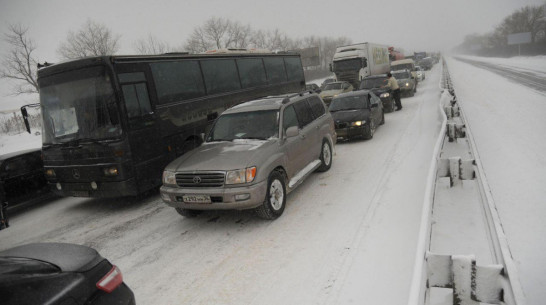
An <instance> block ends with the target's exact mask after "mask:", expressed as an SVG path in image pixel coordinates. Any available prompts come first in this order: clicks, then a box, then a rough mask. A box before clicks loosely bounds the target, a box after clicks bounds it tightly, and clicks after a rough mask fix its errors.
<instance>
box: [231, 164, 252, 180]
mask: <svg viewBox="0 0 546 305" xmlns="http://www.w3.org/2000/svg"><path fill="white" fill-rule="evenodd" d="M255 177H256V166H253V167H247V168H245V169H236V170H232V171H228V172H227V173H226V184H241V183H249V182H252V181H254V178H255Z"/></svg>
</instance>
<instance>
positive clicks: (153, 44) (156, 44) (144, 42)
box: [134, 34, 173, 55]
mask: <svg viewBox="0 0 546 305" xmlns="http://www.w3.org/2000/svg"><path fill="white" fill-rule="evenodd" d="M134 48H135V50H136V52H137V53H138V54H144V55H152V54H163V53H167V52H171V51H172V50H173V49H172V48H171V47H170V46H169V44H168V43H166V42H163V41H160V40H158V39H157V38H156V37H155V36H153V35H152V34H149V35H148V37H147V38H145V39H139V40H137V41H136V42H135V44H134Z"/></svg>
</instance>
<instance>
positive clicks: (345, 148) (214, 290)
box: [0, 66, 441, 305]
mask: <svg viewBox="0 0 546 305" xmlns="http://www.w3.org/2000/svg"><path fill="white" fill-rule="evenodd" d="M439 70H440V68H439V66H437V67H435V68H434V69H433V71H432V72H431V73H430V74H429V77H427V79H426V80H425V81H424V82H423V83H421V85H420V87H419V88H418V92H417V94H416V95H415V97H411V98H405V99H403V100H402V104H403V106H404V109H403V110H402V111H398V112H394V113H388V114H386V115H385V120H386V123H385V125H383V126H380V127H379V128H378V129H377V131H376V133H375V135H374V138H373V139H372V140H354V141H350V142H341V143H338V144H337V146H336V150H335V151H336V154H335V156H334V159H333V165H332V168H331V169H330V170H329V171H328V172H325V173H313V174H311V175H310V176H309V177H308V178H307V179H306V180H305V181H304V182H303V184H301V185H300V186H299V187H298V188H297V189H296V190H295V191H294V192H292V193H291V194H290V195H289V196H288V198H287V207H286V210H285V212H284V214H283V215H282V217H280V218H279V219H277V220H275V221H264V220H261V219H258V218H256V217H255V216H254V215H253V214H251V213H250V212H237V211H228V212H209V213H204V214H202V215H200V216H199V217H197V218H194V219H187V218H182V217H181V216H180V215H178V214H177V213H176V211H175V210H174V209H172V208H169V207H167V206H166V205H165V204H164V203H163V202H161V200H160V198H159V196H158V195H152V196H150V197H148V198H146V199H144V200H142V201H138V202H131V201H129V200H127V199H112V200H97V199H82V198H62V199H58V200H55V201H50V202H46V203H43V204H41V205H37V206H35V207H34V208H33V209H30V210H27V211H24V212H21V213H17V214H14V215H13V217H12V218H11V221H10V223H11V225H12V226H11V227H10V228H9V229H8V230H2V231H0V240H1V241H2V242H1V243H0V250H1V249H6V248H10V247H13V246H16V245H20V244H23V243H29V242H35V241H50V242H52V241H56V242H74V243H78V244H84V245H89V246H92V247H94V248H96V249H97V250H98V251H99V252H100V253H101V254H102V255H104V256H105V257H107V258H108V259H109V260H110V261H112V262H113V263H115V264H116V265H118V266H119V267H120V268H121V270H122V272H123V274H124V279H125V281H126V282H127V284H128V285H129V286H130V287H131V288H132V289H133V291H134V292H135V295H136V299H137V302H138V303H139V304H148V303H151V304H260V305H262V304H350V303H356V304H361V303H363V302H364V303H370V304H404V303H406V302H407V299H408V295H409V290H410V286H411V278H412V274H413V265H414V262H415V253H416V245H417V240H418V235H419V222H420V218H421V209H422V206H423V198H424V196H425V195H424V192H425V189H426V178H427V175H428V170H429V165H430V162H431V158H432V151H433V148H434V145H435V143H436V139H437V137H438V133H439V129H440V128H439V127H440V124H441V118H440V114H439V111H438V106H437V105H438V100H439V90H438V82H439Z"/></svg>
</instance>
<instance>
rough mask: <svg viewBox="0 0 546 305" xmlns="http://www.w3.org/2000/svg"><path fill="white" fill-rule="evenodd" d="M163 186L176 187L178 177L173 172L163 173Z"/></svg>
mask: <svg viewBox="0 0 546 305" xmlns="http://www.w3.org/2000/svg"><path fill="white" fill-rule="evenodd" d="M163 184H166V185H176V175H175V173H173V172H169V171H164V172H163Z"/></svg>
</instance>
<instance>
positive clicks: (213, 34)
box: [184, 17, 252, 53]
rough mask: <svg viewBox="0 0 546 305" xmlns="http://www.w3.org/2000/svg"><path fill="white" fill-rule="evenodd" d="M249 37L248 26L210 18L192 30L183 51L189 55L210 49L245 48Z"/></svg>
mask: <svg viewBox="0 0 546 305" xmlns="http://www.w3.org/2000/svg"><path fill="white" fill-rule="evenodd" d="M251 36H252V29H251V28H250V26H249V25H246V26H244V25H241V24H240V23H239V22H235V21H231V20H227V19H224V18H219V17H212V18H210V19H208V20H207V21H205V23H204V24H203V25H202V26H198V27H196V28H195V29H194V30H193V32H192V34H191V35H190V38H188V40H187V41H186V45H185V48H184V49H186V50H188V51H189V52H190V53H200V52H205V51H207V50H211V49H224V48H246V47H248V46H249V44H250V41H251Z"/></svg>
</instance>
